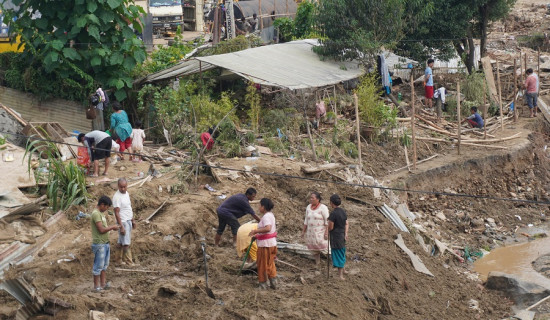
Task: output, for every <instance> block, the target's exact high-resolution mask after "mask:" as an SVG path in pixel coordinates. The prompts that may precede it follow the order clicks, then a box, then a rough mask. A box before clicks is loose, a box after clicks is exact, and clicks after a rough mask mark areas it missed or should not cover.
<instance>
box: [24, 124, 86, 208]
mask: <svg viewBox="0 0 550 320" xmlns="http://www.w3.org/2000/svg"><path fill="white" fill-rule="evenodd" d="M44 133H45V131H44ZM33 150H37V151H38V152H39V154H40V156H41V157H42V156H43V155H45V156H46V157H47V159H48V166H47V167H46V169H47V170H48V172H47V177H48V184H47V189H46V194H47V196H48V199H49V201H50V206H51V207H52V209H53V210H54V211H58V210H66V209H67V208H69V207H70V206H71V205H78V204H81V203H84V204H85V203H86V202H87V196H88V191H87V190H86V177H85V175H84V170H83V169H82V168H80V167H79V166H78V165H77V164H75V163H74V162H72V161H71V162H68V163H64V162H63V161H62V160H61V155H60V154H59V151H58V150H57V147H56V146H55V144H54V143H52V142H43V141H39V140H33V141H30V140H29V142H28V144H27V147H26V150H25V156H27V155H28V169H29V174H30V172H31V156H30V153H31V152H32V151H33ZM37 175H38V177H37V180H40V173H39V171H37Z"/></svg>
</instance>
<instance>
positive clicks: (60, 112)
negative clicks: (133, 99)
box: [0, 87, 92, 132]
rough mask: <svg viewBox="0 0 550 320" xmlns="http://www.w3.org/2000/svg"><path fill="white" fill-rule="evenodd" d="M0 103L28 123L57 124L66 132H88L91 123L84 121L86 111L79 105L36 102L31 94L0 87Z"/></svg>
mask: <svg viewBox="0 0 550 320" xmlns="http://www.w3.org/2000/svg"><path fill="white" fill-rule="evenodd" d="M0 103H2V104H4V105H6V106H8V107H10V108H12V109H13V110H15V111H16V112H18V113H20V114H21V116H22V117H23V118H24V119H25V120H26V121H28V122H59V123H60V124H61V126H62V127H63V129H65V130H67V131H68V132H72V131H73V130H78V131H81V132H88V131H90V130H91V129H92V121H91V120H88V119H86V109H85V108H84V106H82V105H81V104H79V103H76V102H73V101H68V100H63V99H53V100H51V101H42V102H40V101H38V99H36V98H35V97H34V96H33V95H32V94H30V93H25V92H21V91H18V90H14V89H11V88H6V87H0Z"/></svg>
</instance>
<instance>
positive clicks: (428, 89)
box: [424, 59, 434, 108]
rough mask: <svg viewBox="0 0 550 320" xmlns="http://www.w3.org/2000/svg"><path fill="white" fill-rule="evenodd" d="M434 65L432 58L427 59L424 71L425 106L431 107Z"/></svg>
mask: <svg viewBox="0 0 550 320" xmlns="http://www.w3.org/2000/svg"><path fill="white" fill-rule="evenodd" d="M433 67H434V59H428V66H427V67H426V70H425V71H424V96H425V97H426V101H425V103H426V107H428V108H431V107H432V100H433V98H434V77H433V72H432V68H433Z"/></svg>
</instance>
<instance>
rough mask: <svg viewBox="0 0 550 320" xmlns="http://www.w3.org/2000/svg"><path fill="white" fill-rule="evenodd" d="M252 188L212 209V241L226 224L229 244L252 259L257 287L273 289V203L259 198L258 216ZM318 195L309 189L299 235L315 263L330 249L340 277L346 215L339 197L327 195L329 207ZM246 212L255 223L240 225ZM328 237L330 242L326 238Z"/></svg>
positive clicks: (216, 241) (275, 274)
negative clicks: (214, 218) (215, 221)
mask: <svg viewBox="0 0 550 320" xmlns="http://www.w3.org/2000/svg"><path fill="white" fill-rule="evenodd" d="M256 194H257V192H256V190H255V189H254V188H248V189H247V190H246V192H245V193H239V194H236V195H233V196H231V197H229V198H228V199H226V200H225V201H224V202H223V203H222V204H221V205H220V206H219V207H218V209H217V210H216V211H217V215H218V229H217V232H216V237H215V240H214V242H215V244H216V245H219V244H220V241H221V236H222V234H223V232H224V231H225V228H226V227H227V226H228V225H229V226H230V228H231V232H232V234H233V245H235V246H236V249H237V253H238V255H239V257H241V256H242V255H243V254H245V252H246V253H247V254H248V261H249V262H250V263H253V262H255V264H256V267H257V271H258V281H259V284H260V289H266V288H267V287H268V284H267V281H269V286H270V287H271V288H273V289H276V288H277V269H276V267H275V260H276V256H277V227H276V219H275V215H274V213H273V208H274V204H273V202H272V200H271V199H268V198H263V199H261V200H260V202H259V208H258V211H259V212H260V214H261V215H262V217H261V218H260V217H259V216H258V215H257V214H256V212H255V211H254V209H252V207H251V205H250V202H251V201H254V199H255V198H256ZM321 200H322V198H321V194H320V193H318V192H312V193H311V195H310V197H309V202H310V204H309V205H308V206H307V208H306V213H305V219H304V225H303V229H302V238H303V239H304V241H305V244H306V246H307V248H308V249H309V250H310V251H311V252H312V253H313V255H314V257H315V263H316V264H319V263H320V260H321V252H324V251H327V250H328V248H329V245H330V248H331V249H332V264H333V266H334V267H336V268H338V275H339V277H340V278H341V279H342V280H344V273H345V263H346V241H347V239H348V229H349V224H348V221H347V214H346V211H345V210H344V209H342V208H341V207H340V205H341V203H342V200H341V198H340V196H338V195H337V194H334V195H332V196H331V197H330V207H331V209H332V212H329V209H328V207H327V206H326V205H324V204H322V203H321ZM247 214H250V215H251V216H252V218H254V220H256V221H257V222H258V223H257V224H256V223H246V224H244V225H242V226H241V225H240V223H239V220H238V219H239V218H241V217H243V216H245V215H247ZM329 238H330V244H329V241H328V239H329Z"/></svg>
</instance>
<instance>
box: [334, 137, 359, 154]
mask: <svg viewBox="0 0 550 320" xmlns="http://www.w3.org/2000/svg"><path fill="white" fill-rule="evenodd" d="M339 147H340V149H342V151H343V152H344V154H345V155H347V156H349V157H352V158H357V156H358V153H359V152H358V150H357V146H356V145H355V143H353V142H351V141H346V142H343V143H341V144H340V146H339Z"/></svg>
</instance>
